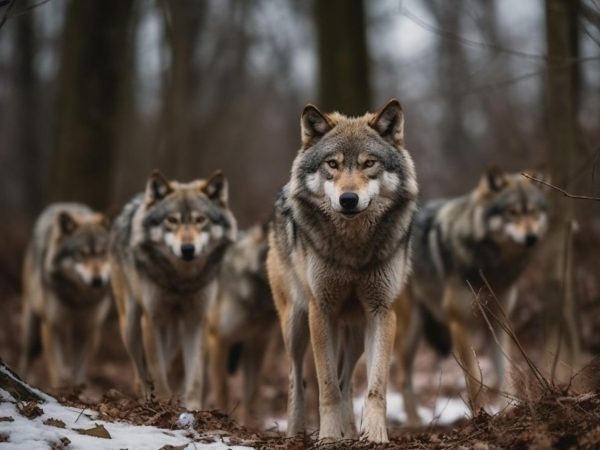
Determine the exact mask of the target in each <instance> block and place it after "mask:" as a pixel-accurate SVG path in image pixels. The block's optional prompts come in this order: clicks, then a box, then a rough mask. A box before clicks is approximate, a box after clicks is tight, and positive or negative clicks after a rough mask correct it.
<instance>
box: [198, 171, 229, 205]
mask: <svg viewBox="0 0 600 450" xmlns="http://www.w3.org/2000/svg"><path fill="white" fill-rule="evenodd" d="M202 192H204V194H205V195H206V196H207V197H208V198H209V199H211V200H212V201H214V202H216V203H218V204H219V205H220V206H226V205H227V201H228V199H229V192H228V186H227V179H226V178H225V175H223V172H221V171H220V170H217V171H216V172H215V173H213V174H212V175H211V176H210V177H209V178H208V179H207V180H206V183H205V184H204V185H203V186H202Z"/></svg>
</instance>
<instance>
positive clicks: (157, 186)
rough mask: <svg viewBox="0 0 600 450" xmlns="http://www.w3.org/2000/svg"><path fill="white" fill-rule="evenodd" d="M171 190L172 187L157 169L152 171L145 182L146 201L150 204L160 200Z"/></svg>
mask: <svg viewBox="0 0 600 450" xmlns="http://www.w3.org/2000/svg"><path fill="white" fill-rule="evenodd" d="M171 192H173V188H172V187H171V184H170V183H169V180H167V179H166V178H165V177H164V176H163V175H162V174H161V173H160V172H159V171H158V170H155V171H154V172H152V174H151V175H150V177H149V178H148V182H147V183H146V203H147V204H148V205H151V204H153V203H155V202H157V201H159V200H162V199H163V198H165V197H166V196H167V195H169V194H170V193H171Z"/></svg>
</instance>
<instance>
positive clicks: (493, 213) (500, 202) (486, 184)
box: [475, 169, 548, 247]
mask: <svg viewBox="0 0 600 450" xmlns="http://www.w3.org/2000/svg"><path fill="white" fill-rule="evenodd" d="M475 198H476V201H477V202H478V203H479V205H480V207H481V209H480V210H481V213H482V216H481V217H482V219H483V229H482V233H484V234H486V235H487V236H488V237H489V238H491V239H493V240H494V241H496V242H498V243H499V244H503V243H506V242H512V243H514V244H517V245H519V246H524V247H532V246H534V245H535V244H536V243H537V242H538V241H539V240H540V239H542V238H543V237H544V235H545V233H546V230H547V228H548V200H547V198H546V194H545V192H544V190H543V189H542V188H541V187H540V186H539V185H538V184H537V183H535V182H533V181H531V180H529V179H527V178H525V177H523V176H522V175H521V174H520V173H514V174H506V173H502V172H500V171H499V170H497V169H491V170H489V171H488V172H486V173H485V174H484V175H483V176H482V177H481V180H480V182H479V185H478V187H477V188H476V190H475Z"/></svg>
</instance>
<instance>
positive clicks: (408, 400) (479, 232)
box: [399, 169, 548, 423]
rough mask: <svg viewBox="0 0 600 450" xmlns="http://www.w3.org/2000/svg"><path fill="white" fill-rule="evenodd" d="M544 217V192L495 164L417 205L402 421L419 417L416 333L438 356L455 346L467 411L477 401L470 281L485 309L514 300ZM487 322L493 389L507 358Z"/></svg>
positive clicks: (474, 319)
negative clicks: (473, 183)
mask: <svg viewBox="0 0 600 450" xmlns="http://www.w3.org/2000/svg"><path fill="white" fill-rule="evenodd" d="M547 217H548V213H547V198H546V195H545V192H544V190H542V189H541V188H540V187H538V185H537V184H535V183H533V182H532V181H530V180H528V179H526V178H525V177H523V176H522V175H520V174H518V173H516V174H506V173H502V172H500V171H499V170H497V169H493V170H490V171H488V172H486V173H485V174H484V175H483V176H482V177H481V180H480V181H479V184H478V185H477V187H475V189H473V190H472V191H471V192H468V193H467V194H465V195H463V196H460V197H457V198H452V199H446V200H433V201H430V202H428V203H426V204H425V205H424V206H423V207H422V208H421V209H420V210H419V211H418V213H417V215H416V217H415V221H414V226H413V234H412V236H411V243H412V248H413V257H414V259H413V274H412V276H411V279H410V280H409V283H408V288H407V291H406V294H407V296H408V297H410V299H409V300H407V302H410V304H411V305H412V308H411V310H410V311H408V313H407V314H408V316H406V315H405V319H408V320H409V321H410V322H411V324H410V327H406V326H405V327H402V328H399V331H405V330H409V331H408V334H407V336H406V337H405V339H403V342H404V346H403V347H402V348H401V352H402V353H403V354H402V355H401V363H402V365H403V372H404V376H405V377H404V382H403V393H404V401H405V406H406V411H407V414H408V419H409V422H411V423H419V417H418V415H417V412H416V403H415V399H414V393H413V386H412V369H413V361H414V358H415V353H416V350H417V346H418V344H419V340H420V338H421V336H422V335H423V334H424V335H425V337H426V338H427V341H428V342H429V343H430V344H431V345H432V346H433V347H434V348H435V349H437V350H438V352H439V353H440V354H442V355H446V354H449V353H450V352H451V351H453V350H455V351H456V356H457V359H458V361H459V362H460V364H461V367H462V369H463V372H464V374H465V380H466V385H467V390H468V393H469V398H470V402H471V404H470V406H471V408H472V410H473V412H474V413H477V412H478V411H479V409H480V408H481V407H482V404H483V399H482V394H483V389H482V379H481V374H480V370H479V368H478V366H477V361H476V358H475V354H474V352H473V349H472V345H471V343H472V342H473V337H474V336H473V335H474V332H475V330H477V329H478V326H479V325H482V324H483V323H484V322H483V318H481V317H477V314H474V312H475V313H477V312H478V311H479V310H478V308H477V307H475V305H473V300H474V295H473V292H472V291H471V287H472V289H473V291H474V292H475V293H477V294H480V295H481V299H480V300H481V301H485V302H487V305H488V306H489V307H491V308H498V307H499V306H500V305H501V306H502V308H503V309H504V310H505V311H508V312H510V310H511V309H512V306H513V305H514V302H515V300H516V289H515V287H514V286H515V283H516V282H517V280H518V278H519V276H520V274H521V273H522V272H523V269H524V268H525V267H526V265H527V263H528V262H529V260H530V257H531V256H532V254H533V250H534V248H535V247H536V244H537V243H538V242H539V241H540V240H541V239H542V238H543V237H544V234H545V233H546V229H547ZM480 273H482V274H483V276H484V277H485V280H487V281H488V282H489V284H490V287H491V288H492V290H493V293H494V294H495V295H496V296H497V298H498V299H499V302H498V303H499V305H498V304H497V303H496V302H495V301H494V300H493V299H491V298H490V295H491V293H490V292H489V290H488V289H486V286H485V281H484V279H483V278H482V277H481V275H480ZM469 284H470V285H471V287H469ZM486 297H487V298H486ZM405 304H406V302H405ZM499 312H500V311H499V310H497V311H496V313H499ZM490 322H491V324H492V325H493V329H494V332H493V333H492V332H491V330H489V329H488V327H487V326H486V327H485V330H486V342H487V346H488V348H489V349H490V350H491V352H492V362H493V365H494V368H495V371H496V384H497V387H500V386H501V385H502V383H503V380H504V369H505V359H506V358H507V356H506V353H504V354H503V350H502V349H501V348H500V347H499V346H498V345H497V343H496V339H498V341H500V340H503V341H504V343H502V348H503V349H504V352H506V351H508V336H507V335H506V334H505V333H503V332H501V329H500V327H499V324H498V323H497V322H496V321H494V320H493V319H490ZM494 334H495V335H496V337H494Z"/></svg>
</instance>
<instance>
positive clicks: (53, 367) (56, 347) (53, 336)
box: [42, 322, 73, 388]
mask: <svg viewBox="0 0 600 450" xmlns="http://www.w3.org/2000/svg"><path fill="white" fill-rule="evenodd" d="M70 344H71V343H70V342H69V333H68V331H67V330H65V329H64V328H61V327H60V326H58V325H55V324H51V323H48V322H44V323H43V324H42V345H43V347H44V357H45V359H46V366H47V367H48V374H49V376H50V384H51V386H52V387H53V388H59V387H65V386H69V385H71V383H72V382H73V373H72V367H71V352H70V350H71V348H72V347H71V345H70Z"/></svg>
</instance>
